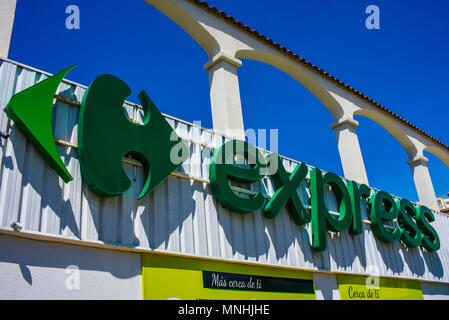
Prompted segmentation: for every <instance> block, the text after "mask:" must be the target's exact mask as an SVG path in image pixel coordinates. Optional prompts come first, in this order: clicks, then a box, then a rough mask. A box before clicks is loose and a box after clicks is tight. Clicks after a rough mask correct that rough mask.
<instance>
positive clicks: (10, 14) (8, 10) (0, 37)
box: [0, 0, 17, 58]
mask: <svg viewBox="0 0 449 320" xmlns="http://www.w3.org/2000/svg"><path fill="white" fill-rule="evenodd" d="M16 4H17V0H1V1H0V57H3V58H8V53H9V45H10V43H11V35H12V27H13V25H14V17H15V12H16Z"/></svg>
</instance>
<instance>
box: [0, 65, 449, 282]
mask: <svg viewBox="0 0 449 320" xmlns="http://www.w3.org/2000/svg"><path fill="white" fill-rule="evenodd" d="M46 77H47V75H44V74H42V73H40V72H38V71H35V70H32V69H30V68H26V67H22V66H20V65H18V64H15V63H13V62H9V61H3V62H1V65H0V107H1V111H0V130H2V131H3V132H9V133H10V134H11V136H10V138H9V139H6V140H4V139H2V141H1V148H0V166H1V167H0V170H1V171H0V175H1V176H0V222H1V226H2V227H3V228H9V226H10V224H11V223H12V222H13V221H19V222H20V223H22V224H23V225H24V231H33V232H40V233H45V234H50V235H54V236H65V237H70V238H73V239H78V240H81V241H82V240H92V241H103V242H105V243H108V244H114V245H117V246H127V247H138V248H139V249H149V250H161V251H169V252H175V253H183V254H192V255H198V256H204V257H213V258H225V259H234V260H239V261H249V262H258V263H264V264H273V265H282V266H290V267H295V268H304V269H310V270H326V271H332V272H349V273H351V272H352V273H357V274H373V273H375V272H378V274H379V275H381V276H397V277H407V278H417V279H425V280H436V281H445V282H449V276H448V275H447V270H449V269H448V268H449V265H448V264H449V248H448V244H449V233H448V230H449V217H448V216H446V215H443V214H441V213H435V217H436V221H435V223H433V224H432V225H433V226H434V227H435V228H436V230H437V231H438V234H439V236H440V238H441V243H442V247H441V249H440V250H439V251H438V253H437V254H429V253H426V252H425V250H423V249H421V248H419V249H406V248H405V247H404V246H402V245H401V244H399V243H395V244H384V243H382V242H380V241H378V240H377V239H376V238H375V236H374V235H373V233H372V231H371V228H370V226H369V225H364V232H363V234H362V235H360V236H357V237H353V236H351V235H350V234H349V232H343V233H341V234H333V233H329V234H328V249H327V251H326V252H323V253H315V252H313V251H312V249H311V246H310V243H311V239H310V238H311V230H310V224H309V225H306V226H298V225H296V224H295V223H294V222H293V220H292V218H291V217H290V215H289V213H288V212H287V211H286V210H285V209H284V210H283V211H282V212H281V213H280V214H279V216H278V217H277V218H276V219H273V220H270V219H267V218H265V217H264V213H263V211H262V210H260V211H258V212H255V213H251V214H246V215H240V214H236V213H233V212H229V210H227V209H224V208H223V207H222V206H221V205H220V204H218V203H217V200H216V199H215V197H214V196H213V195H212V193H211V190H210V186H209V184H207V183H202V182H199V181H193V180H186V179H182V178H179V177H176V176H170V177H169V178H168V179H167V180H166V181H165V182H163V183H162V184H161V185H160V186H159V187H158V188H157V189H156V190H154V191H153V192H152V193H151V194H150V195H149V196H147V197H145V198H144V199H142V200H139V201H138V200H137V196H138V194H139V191H140V189H141V188H142V186H143V182H144V181H143V179H144V176H143V170H142V168H141V167H136V166H132V165H128V164H126V165H124V168H125V171H126V173H127V174H128V176H129V177H130V179H131V180H133V181H134V179H135V182H134V183H133V184H132V186H131V188H130V189H129V190H128V191H127V192H126V193H124V194H123V195H122V196H119V197H113V198H103V197H99V196H97V195H96V194H95V193H93V192H91V191H90V190H89V188H88V187H87V185H86V184H85V183H84V182H83V180H82V177H81V173H80V167H79V162H78V160H77V151H76V149H73V148H71V147H61V146H58V150H59V152H60V154H61V157H62V159H63V162H64V163H65V164H66V166H67V168H68V170H69V172H70V173H71V174H72V176H73V178H74V179H73V181H71V182H70V183H68V184H65V183H63V181H62V180H61V179H60V178H59V177H58V176H57V174H56V173H55V172H54V171H53V170H51V169H50V167H49V166H48V165H47V164H46V162H45V161H44V160H43V159H42V157H41V156H40V154H39V153H38V152H37V151H36V150H35V148H34V147H33V146H32V145H31V144H30V143H29V142H28V141H27V140H26V139H25V137H24V136H23V135H22V133H21V132H20V131H18V130H16V128H15V126H14V125H13V124H12V123H10V121H8V118H7V117H6V115H5V113H4V112H3V108H4V107H5V106H6V103H7V102H8V101H9V99H10V98H11V96H12V95H13V94H15V93H17V92H19V91H21V90H24V89H25V88H27V87H30V86H32V85H33V84H35V83H36V82H38V81H40V80H42V79H44V78H46ZM85 90H86V88H85V87H83V86H79V85H76V84H74V83H71V82H67V81H64V82H63V83H62V84H61V85H60V87H59V89H58V92H57V94H58V95H61V96H64V97H66V98H69V99H72V100H75V101H77V102H81V100H82V98H83V95H84V93H85ZM124 114H126V115H128V117H129V118H131V119H133V120H134V121H137V122H142V109H141V108H140V107H139V106H136V105H134V104H130V103H126V104H125V113H124ZM78 115H79V107H78V106H76V105H73V104H67V103H64V102H61V101H59V100H56V102H55V106H54V110H53V120H54V121H53V130H54V134H55V137H56V139H61V140H65V141H69V142H71V143H73V144H75V145H76V144H77V142H78V141H77V126H78ZM167 120H168V122H169V123H170V125H171V126H172V127H173V128H174V129H175V131H176V133H177V134H178V135H179V136H180V137H181V138H183V139H184V140H185V144H186V146H187V148H188V150H189V154H190V157H189V161H187V162H186V163H184V164H183V165H182V166H181V167H180V168H179V169H178V172H179V173H181V174H184V175H187V176H190V177H194V178H200V179H203V180H205V181H207V180H208V179H209V163H210V158H211V156H212V153H213V151H214V149H215V148H217V147H219V146H220V145H222V144H223V143H224V142H225V141H226V139H225V138H224V137H222V136H220V135H219V134H215V133H212V132H211V131H209V130H206V129H203V128H199V127H197V126H193V125H190V124H187V123H185V122H183V121H178V120H176V119H174V118H171V117H167ZM283 163H284V166H285V167H286V169H287V171H289V172H291V171H292V170H293V169H294V167H295V166H296V164H297V163H296V162H294V161H291V160H289V159H284V160H283ZM252 188H253V190H260V191H262V192H263V193H265V194H268V195H271V194H273V192H274V188H273V186H272V184H271V181H270V179H264V180H263V181H262V182H261V183H259V184H257V185H255V186H253V187H252ZM298 192H299V195H300V198H301V200H302V201H303V203H304V204H307V205H310V192H309V190H308V188H307V183H306V182H303V184H302V186H301V188H300V190H298ZM326 204H327V206H328V208H329V209H330V210H334V211H336V210H337V202H336V199H335V196H334V195H333V194H332V193H331V192H330V191H329V190H327V191H326ZM362 216H363V219H367V218H368V217H367V210H366V208H365V207H364V208H363V210H362Z"/></svg>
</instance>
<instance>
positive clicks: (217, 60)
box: [204, 53, 245, 140]
mask: <svg viewBox="0 0 449 320" xmlns="http://www.w3.org/2000/svg"><path fill="white" fill-rule="evenodd" d="M241 66H242V62H241V61H240V60H238V59H236V58H234V57H232V56H230V55H227V54H224V53H220V54H218V55H217V56H215V57H214V58H213V59H212V60H211V61H210V62H208V63H206V65H205V66H204V69H205V70H207V71H209V84H210V100H211V105H212V122H213V126H214V129H215V130H217V131H218V132H220V133H222V134H225V135H227V136H230V137H232V138H235V139H239V140H245V129H244V127H243V114H242V103H241V101H240V89H239V79H238V75H237V69H238V68H240V67H241Z"/></svg>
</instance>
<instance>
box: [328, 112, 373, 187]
mask: <svg viewBox="0 0 449 320" xmlns="http://www.w3.org/2000/svg"><path fill="white" fill-rule="evenodd" d="M358 125H359V123H358V121H356V120H354V119H352V118H350V117H347V116H346V117H342V118H341V119H340V120H338V121H337V122H335V123H333V124H332V125H331V129H333V130H334V131H335V136H336V137H337V143H338V151H339V153H340V159H341V164H342V166H343V172H344V175H345V178H346V179H348V180H353V181H355V182H358V183H364V184H366V185H369V183H368V176H367V174H366V169H365V163H364V162H363V157H362V151H361V150H360V144H359V138H358V137H357V132H356V130H355V128H356V127H357V126H358Z"/></svg>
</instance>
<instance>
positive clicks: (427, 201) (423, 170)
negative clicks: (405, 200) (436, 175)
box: [407, 155, 440, 211]
mask: <svg viewBox="0 0 449 320" xmlns="http://www.w3.org/2000/svg"><path fill="white" fill-rule="evenodd" d="M427 162H429V159H427V158H426V157H424V156H423V155H420V156H417V157H415V158H414V159H412V160H410V161H407V164H408V165H409V166H410V168H411V169H412V173H413V180H414V181H415V187H416V191H417V193H418V198H419V202H420V203H421V204H422V205H425V206H426V207H428V208H429V209H432V210H435V211H440V209H439V207H438V203H437V197H436V195H435V189H434V188H433V184H432V179H431V178H430V173H429V168H428V167H427Z"/></svg>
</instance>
